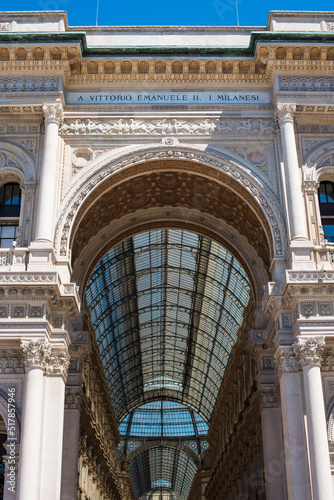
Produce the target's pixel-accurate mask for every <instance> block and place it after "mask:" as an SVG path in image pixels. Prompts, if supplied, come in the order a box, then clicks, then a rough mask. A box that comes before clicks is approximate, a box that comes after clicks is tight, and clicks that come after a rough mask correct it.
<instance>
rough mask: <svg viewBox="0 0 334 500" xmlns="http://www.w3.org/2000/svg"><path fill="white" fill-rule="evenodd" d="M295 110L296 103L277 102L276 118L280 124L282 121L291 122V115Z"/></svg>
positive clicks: (292, 115)
mask: <svg viewBox="0 0 334 500" xmlns="http://www.w3.org/2000/svg"><path fill="white" fill-rule="evenodd" d="M295 112H296V105H295V104H291V103H284V104H283V103H282V104H277V107H276V118H277V121H278V123H279V125H280V126H281V124H282V123H284V122H292V123H293V117H294V115H295Z"/></svg>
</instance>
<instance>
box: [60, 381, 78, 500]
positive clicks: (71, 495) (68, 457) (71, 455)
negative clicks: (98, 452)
mask: <svg viewBox="0 0 334 500" xmlns="http://www.w3.org/2000/svg"><path fill="white" fill-rule="evenodd" d="M82 396H83V394H82V390H81V388H79V387H66V393H65V415H64V440H63V465H62V474H61V476H62V478H61V499H62V500H74V499H76V498H77V492H78V456H79V435H80V408H81V401H82Z"/></svg>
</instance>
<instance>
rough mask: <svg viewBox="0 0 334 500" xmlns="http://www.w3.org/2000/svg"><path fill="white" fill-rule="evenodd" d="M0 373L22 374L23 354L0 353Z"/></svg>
mask: <svg viewBox="0 0 334 500" xmlns="http://www.w3.org/2000/svg"><path fill="white" fill-rule="evenodd" d="M0 373H3V374H6V373H13V374H21V373H24V363H23V354H22V352H21V351H11V350H1V351H0Z"/></svg>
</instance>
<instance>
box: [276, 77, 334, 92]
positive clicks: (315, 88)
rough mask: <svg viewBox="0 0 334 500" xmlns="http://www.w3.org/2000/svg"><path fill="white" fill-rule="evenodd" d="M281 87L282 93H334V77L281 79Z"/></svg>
mask: <svg viewBox="0 0 334 500" xmlns="http://www.w3.org/2000/svg"><path fill="white" fill-rule="evenodd" d="M279 87H280V90H282V91H289V92H293V91H297V92H305V91H307V92H310V91H311V92H332V91H333V90H334V78H333V77H330V76H329V77H326V76H323V77H318V78H314V77H311V78H308V77H300V76H298V77H292V78H291V77H285V76H283V77H280V78H279Z"/></svg>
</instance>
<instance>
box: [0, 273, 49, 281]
mask: <svg viewBox="0 0 334 500" xmlns="http://www.w3.org/2000/svg"><path fill="white" fill-rule="evenodd" d="M0 282H1V283H3V284H5V283H17V284H22V283H31V284H34V283H45V284H50V283H57V282H58V275H57V273H53V272H47V273H27V272H26V273H24V274H20V273H6V274H0Z"/></svg>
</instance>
